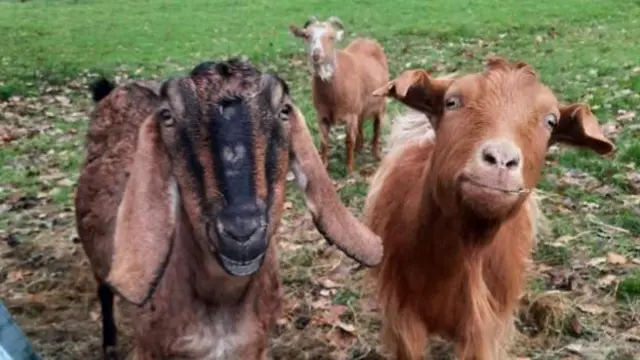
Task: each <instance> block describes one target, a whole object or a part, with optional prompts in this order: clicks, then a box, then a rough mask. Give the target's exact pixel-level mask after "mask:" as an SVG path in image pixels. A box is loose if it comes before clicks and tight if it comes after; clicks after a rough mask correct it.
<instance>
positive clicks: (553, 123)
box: [544, 114, 558, 129]
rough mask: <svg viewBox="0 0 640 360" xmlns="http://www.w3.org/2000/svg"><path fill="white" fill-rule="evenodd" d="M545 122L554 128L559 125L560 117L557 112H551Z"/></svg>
mask: <svg viewBox="0 0 640 360" xmlns="http://www.w3.org/2000/svg"><path fill="white" fill-rule="evenodd" d="M544 123H545V124H546V125H547V126H549V127H550V128H552V129H553V128H555V127H556V126H557V125H558V117H557V116H556V115H555V114H549V115H547V116H545V117H544Z"/></svg>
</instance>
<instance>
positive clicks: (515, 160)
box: [507, 158, 520, 170]
mask: <svg viewBox="0 0 640 360" xmlns="http://www.w3.org/2000/svg"><path fill="white" fill-rule="evenodd" d="M518 165H520V158H513V159H511V160H509V161H507V169H509V170H511V169H514V168H517V167H518Z"/></svg>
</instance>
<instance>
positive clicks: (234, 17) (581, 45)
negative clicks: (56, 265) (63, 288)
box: [0, 0, 640, 359]
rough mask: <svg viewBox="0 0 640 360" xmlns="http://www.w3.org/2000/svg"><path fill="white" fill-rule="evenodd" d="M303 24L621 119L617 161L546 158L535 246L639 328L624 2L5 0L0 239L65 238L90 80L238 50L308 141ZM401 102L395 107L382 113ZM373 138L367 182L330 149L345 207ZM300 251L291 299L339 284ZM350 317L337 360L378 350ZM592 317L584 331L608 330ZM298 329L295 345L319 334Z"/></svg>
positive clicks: (188, 64)
mask: <svg viewBox="0 0 640 360" xmlns="http://www.w3.org/2000/svg"><path fill="white" fill-rule="evenodd" d="M310 15H316V16H318V17H320V18H323V17H327V16H329V15H337V16H339V17H340V18H341V19H342V21H343V22H344V24H345V26H346V41H344V42H343V43H342V44H341V46H344V45H346V43H347V42H348V41H349V40H351V39H353V38H354V37H355V36H371V37H375V38H376V39H377V40H378V41H380V42H381V43H382V44H383V45H384V47H385V51H386V53H387V56H388V58H389V64H390V68H391V75H392V76H395V75H397V74H398V73H399V72H401V71H402V70H404V69H406V68H415V67H424V68H435V69H437V72H439V73H445V72H450V71H461V72H464V71H476V70H479V69H480V68H481V66H482V61H483V60H484V58H485V57H486V56H487V55H489V54H499V55H503V56H506V57H509V58H511V59H514V60H516V59H520V60H526V61H527V62H529V63H531V64H532V65H533V66H534V67H535V68H536V70H538V71H539V73H540V75H541V78H542V80H543V81H545V82H546V83H547V84H548V85H549V86H550V87H551V88H552V89H553V90H554V91H556V93H557V95H558V97H559V98H561V99H563V100H566V101H584V102H588V103H589V104H591V105H592V107H593V109H594V112H595V114H596V115H597V116H598V118H599V119H600V122H601V123H602V124H605V123H608V124H609V125H611V124H612V123H615V124H616V126H617V129H618V130H617V133H616V134H615V135H614V141H615V143H616V146H617V151H616V153H615V154H614V155H613V156H611V157H607V158H603V157H600V156H597V155H595V154H593V153H591V152H588V151H584V150H576V149H569V148H562V149H561V151H559V152H554V153H551V154H549V155H548V164H549V166H547V168H546V169H545V171H544V176H543V179H542V180H541V181H540V183H539V189H541V190H542V191H543V194H544V195H545V199H544V201H543V210H544V212H545V214H546V215H547V217H548V218H549V219H550V220H551V233H550V235H549V236H545V237H544V238H543V239H542V240H541V243H540V244H539V246H538V248H537V250H536V253H535V254H534V259H535V260H536V263H537V265H539V266H547V267H551V268H553V269H555V270H558V271H560V270H563V271H565V270H566V271H568V270H569V269H581V266H582V267H586V268H589V271H587V272H585V274H582V273H580V270H576V271H578V273H579V274H578V275H579V276H581V275H580V274H582V276H584V279H583V281H584V282H585V284H586V285H585V286H587V287H589V289H590V290H589V291H585V292H579V293H572V292H568V293H567V297H571V298H575V299H574V301H576V302H577V303H580V302H588V303H591V302H595V303H598V304H600V306H602V307H605V308H606V309H608V310H611V313H615V314H616V315H615V316H616V317H615V321H613V320H611V319H608V320H611V321H613V323H614V324H617V325H611V324H612V323H611V322H609V323H607V324H608V325H607V326H608V327H611V326H614V327H616V329H617V331H619V334H623V333H625V332H626V331H627V330H628V329H630V328H632V327H633V326H637V321H638V320H637V315H633V314H636V313H638V311H640V309H639V308H638V300H637V298H638V280H637V279H638V273H637V270H636V271H635V272H633V269H634V268H636V269H637V265H634V264H636V263H634V262H633V261H632V259H640V200H639V197H638V194H640V180H633V179H640V177H639V176H636V177H634V174H636V175H637V173H638V171H639V168H640V141H639V140H638V139H640V121H639V119H638V117H631V118H627V119H624V117H623V118H622V119H619V120H616V117H617V116H618V115H620V114H621V113H622V112H623V111H625V112H629V111H634V112H637V113H639V114H640V42H639V41H638V39H640V20H638V19H640V3H639V2H638V1H631V0H609V1H602V0H566V1H551V0H517V1H516V0H503V1H498V0H459V1H446V0H432V1H410V0H404V1H395V2H386V3H385V2H381V1H374V0H353V1H350V2H345V1H338V0H323V1H316V0H312V1H304V2H300V1H293V0H280V1H266V0H254V1H221V0H215V1H203V0H190V1H178V0H165V1H160V0H145V1H124V0H92V1H89V0H75V1H62V0H60V1H44V0H28V1H26V2H24V3H23V2H20V1H0V33H1V34H2V45H0V138H1V135H2V131H3V126H6V127H8V128H9V129H10V130H11V131H12V132H14V133H16V134H18V136H16V140H14V141H12V142H10V143H8V144H0V239H1V238H2V237H6V236H8V235H9V234H11V235H12V236H17V237H18V238H19V240H20V241H22V242H29V240H32V239H35V238H37V239H42V238H48V237H51V236H59V235H58V233H64V234H67V232H69V231H73V230H72V228H73V225H72V224H73V221H72V209H73V208H72V198H73V188H74V187H73V185H74V183H75V181H76V179H77V176H78V167H79V164H80V163H81V161H82V158H83V151H84V150H83V149H84V147H83V143H84V138H83V135H84V132H85V130H86V121H87V117H88V112H89V111H90V109H91V103H90V101H89V99H88V92H87V90H86V83H87V81H88V79H89V78H92V77H93V76H95V75H96V74H97V73H103V74H106V75H109V76H116V75H118V76H123V75H127V76H129V77H133V78H140V77H155V78H163V77H168V76H172V75H179V74H184V73H185V72H186V71H188V70H189V69H190V68H192V67H193V66H195V65H196V64H197V63H199V62H200V61H203V60H210V59H219V58H223V57H228V56H240V55H244V56H247V57H248V58H249V59H251V60H252V61H253V62H254V63H255V64H256V65H257V66H259V67H260V68H261V69H263V70H272V71H277V72H278V73H279V74H281V76H282V77H283V78H285V79H286V80H287V81H288V82H289V84H290V86H291V88H292V89H293V96H294V99H295V100H296V102H297V103H298V104H299V105H300V107H301V108H302V110H303V112H304V114H305V116H306V118H307V121H308V123H309V124H310V128H311V130H312V132H313V134H314V136H315V137H316V139H315V140H316V142H317V141H318V139H317V130H316V126H315V120H314V119H315V112H314V110H313V107H312V105H311V90H310V87H309V81H308V73H307V70H306V68H305V65H304V61H303V60H304V56H305V54H304V50H303V47H302V44H301V42H300V41H299V40H298V39H295V38H293V37H292V36H291V35H290V34H289V33H288V29H287V26H288V25H289V24H291V23H295V24H298V25H301V24H302V23H303V22H304V21H305V20H306V19H307V18H308V17H309V16H310ZM400 109H401V107H400V106H399V105H398V104H396V103H392V105H391V106H390V109H389V111H388V117H392V116H393V114H394V113H395V111H397V110H400ZM386 126H388V122H387V125H386ZM335 131H336V132H337V133H341V132H342V131H343V130H342V129H339V128H338V129H336V130H335ZM25 133H28V135H24V134H25ZM370 136H371V129H370V123H368V124H367V127H366V131H365V152H364V153H363V154H361V155H358V156H357V157H356V163H357V166H358V169H359V170H361V171H362V174H360V175H364V176H353V177H347V176H346V174H345V169H344V158H345V154H344V145H343V144H342V141H340V142H338V141H335V140H333V141H332V142H331V155H330V156H331V158H330V164H329V171H330V174H331V176H332V178H333V179H335V180H336V181H337V183H338V192H339V194H340V197H341V199H342V200H343V201H344V202H345V204H347V205H348V206H349V207H350V208H351V209H353V210H354V211H355V212H360V211H361V209H362V206H363V204H364V197H365V195H366V193H367V190H368V185H367V182H366V175H368V174H370V173H371V172H372V171H373V170H375V167H376V165H377V164H376V163H375V162H373V161H372V159H371V156H370V153H369V139H370ZM287 194H288V201H289V202H290V203H291V210H290V211H288V212H287V214H286V216H285V218H287V219H288V220H290V221H292V222H293V223H294V224H298V223H297V222H296V221H297V220H296V219H299V215H300V213H301V212H302V209H303V208H304V201H303V199H302V197H301V196H300V194H299V193H298V192H297V191H295V190H293V189H289V190H288V191H287ZM307 225H308V224H307ZM307 225H304V226H307ZM291 226H293V225H291ZM301 226H302V225H301ZM294 228H295V227H294ZM314 234H315V233H314ZM305 236H306V235H305ZM313 236H317V234H315V235H313ZM574 237H575V238H574ZM314 239H315V238H314ZM561 239H564V240H563V241H560V240H561ZM567 239H570V240H567ZM289 240H291V242H292V243H302V242H303V241H307V240H310V238H308V237H304V236H303V238H302V239H293V240H292V239H287V238H285V239H284V240H283V241H284V244H289V242H288V241H289ZM283 246H285V245H283ZM309 246H310V245H308V244H307V243H304V244H303V246H302V247H301V248H299V247H294V248H292V250H284V251H283V252H282V256H281V263H282V264H283V265H282V270H283V274H284V282H285V285H286V286H287V291H289V293H288V298H289V299H290V301H291V302H293V303H296V302H298V303H304V304H306V305H308V303H309V302H310V301H311V300H310V299H311V298H313V301H317V299H316V297H317V296H319V295H318V293H319V292H320V290H319V289H318V285H317V284H316V282H315V281H314V279H317V278H318V277H320V276H333V275H331V274H332V273H330V272H329V271H330V270H331V269H333V268H334V264H333V263H332V262H331V261H330V258H326V259H325V257H327V255H326V253H325V252H323V251H320V250H318V249H316V248H313V247H309ZM608 252H614V253H617V254H620V255H621V256H624V257H625V258H626V259H628V260H629V261H628V263H627V264H626V265H625V266H624V267H619V266H617V265H615V264H607V263H606V262H605V263H604V264H600V263H599V264H600V265H597V266H595V269H594V266H592V265H585V263H589V261H590V259H597V258H601V257H605V256H606V254H607V253H608ZM19 263H20V264H22V263H23V262H19ZM578 265H579V266H578ZM0 270H1V269H0ZM331 271H333V270H331ZM605 273H615V274H616V276H617V277H618V278H619V280H620V283H619V286H618V287H617V289H618V290H617V294H618V300H616V301H614V302H613V303H611V302H604V301H605V300H606V299H608V296H609V295H610V293H611V291H612V290H611V289H610V288H608V287H602V286H600V285H598V281H599V280H598V279H599V278H600V277H602V276H605V275H604V274H605ZM594 274H595V275H594ZM0 275H2V271H0ZM545 276H546V275H544V274H543V273H534V276H533V278H532V279H531V282H530V284H529V290H530V291H531V292H533V293H544V292H545V291H548V290H550V289H549V285H548V283H547V281H546V278H545ZM0 278H1V277H0ZM345 281H346V280H345ZM358 283H359V282H358V281H357V280H355V281H353V283H349V282H348V281H347V286H345V287H344V288H342V289H340V290H339V291H337V292H332V293H330V294H329V295H327V296H329V297H330V298H331V299H332V301H333V303H334V304H341V305H349V306H351V305H353V303H354V302H355V301H357V300H360V299H364V298H366V297H365V296H364V295H363V294H361V291H362V289H360V287H359V286H357V285H354V284H358ZM349 285H353V286H349ZM327 291H328V290H327ZM320 293H321V292H320ZM584 293H589V294H592V296H591V297H585V296H584V295H581V294H584ZM292 294H295V296H293V295H292ZM320 296H324V295H320ZM292 306H293V305H292ZM294 307H295V306H294ZM81 308H82V310H79V311H85V310H84V309H85V308H84V305H82V307H81ZM314 311H320V310H314ZM80 315H81V316H79V318H80V319H83V318H85V317H86V314H84V313H81V314H80ZM292 316H293V315H292ZM612 316H613V315H612ZM634 316H636V317H634ZM353 318H354V319H353V321H355V322H359V325H360V327H362V329H361V330H358V332H359V333H358V336H357V338H358V340H357V341H356V342H355V344H356V345H353V343H350V344H351V345H344V343H340V344H341V345H335V344H334V345H335V346H334V345H332V346H334V348H332V349H333V350H331V351H334V350H335V351H340V349H341V347H343V348H344V353H351V354H356V353H359V354H362V353H366V352H367V349H368V346H373V345H372V344H377V338H376V336H377V331H378V330H377V327H378V319H377V317H376V316H371V317H367V315H366V314H360V311H355V312H354V313H353ZM22 320H25V319H22ZM305 321H308V319H306V320H305ZM593 321H596V320H593ZM598 321H599V320H598ZM597 324H598V323H597V321H596V326H595V330H594V331H595V332H596V333H597V334H600V335H602V334H604V333H605V331H604V330H599V328H598V326H597ZM34 331H36V330H34ZM91 331H95V330H91ZM296 331H297V330H296ZM305 331H309V330H308V329H307V330H305ZM323 331H325V332H328V330H326V329H324V330H323ZM607 331H608V330H607ZM78 333H79V334H82V335H84V333H83V332H82V331H79V332H78ZM550 333H552V331H551V332H550ZM37 334H39V333H37V331H36V335H34V336H36V337H37V336H39V335H37ZM288 334H291V333H288V332H285V333H284V335H281V337H280V338H281V339H283V340H282V341H283V342H284V345H279V346H281V347H280V348H279V349H280V350H281V351H285V350H282V349H286V348H287V346H289V347H291V348H292V349H293V348H296V347H297V346H301V345H299V343H297V342H296V341H302V340H299V339H298V340H292V339H293V337H291V338H290V337H287V336H293V335H288ZM305 334H306V335H300V336H302V337H303V338H304V337H305V336H306V337H309V338H316V335H313V334H310V333H305ZM65 336H66V335H65ZM69 336H71V335H69ZM296 336H297V335H296ZM563 336H564V335H563ZM603 336H604V335H603ZM620 338H621V339H622V337H620ZM46 339H50V336H49V335H46V334H45V335H43V336H42V338H36V340H35V341H36V343H37V344H39V346H40V349H47V346H48V345H47V344H50V343H51V342H50V341H47V340H46ZM316 340H317V339H316ZM287 341H289V342H291V343H290V344H288V345H287V344H286V342H287ZM536 341H538V340H535V341H534V340H531V342H529V343H527V344H525V345H524V346H523V347H521V348H518V349H516V350H517V351H518V353H519V354H520V355H522V356H530V357H532V358H536V359H556V358H558V357H557V352H559V351H561V350H560V349H561V348H562V346H564V345H567V344H568V343H569V342H571V341H574V339H570V338H569V337H567V336H564V337H562V338H560V339H555V340H553V341H556V342H553V341H552V340H551V339H546V340H545V341H547V342H544V343H542V344H541V343H538V342H536ZM603 341H604V340H603ZM605 345H606V344H605ZM51 346H53V345H51ZM308 346H312V345H308ZM314 346H315V345H314ZM322 346H324V345H322ZM322 346H321V345H317V347H318V349H321V350H318V351H319V352H320V353H321V354H323V355H324V356H326V353H327V352H328V351H329V350H326V349H324V348H322ZM621 346H622V345H621ZM347 348H349V349H348V350H347ZM322 349H324V350H322ZM336 349H337V350H336ZM42 351H45V350H42ZM56 351H62V350H60V349H59V348H58V350H56ZM64 351H67V350H64ZM625 351H626V350H624V349H614V350H611V351H610V352H608V353H607V354H608V355H607V358H611V359H613V358H617V359H623V358H625V357H624V356H626V355H624V354H626V352H625ZM638 351H640V349H638ZM45 352H46V351H45ZM52 353H55V351H53V352H52ZM61 354H66V356H67V357H65V358H75V357H74V355H77V356H79V357H80V356H81V354H85V355H86V353H77V354H75V353H74V355H70V353H61ZM78 354H80V355H78ZM60 356H63V355H60ZM554 356H555V357H554ZM604 357H605V356H604V355H603V356H602V358H604ZM285 358H288V357H286V356H285ZM319 358H320V357H319ZM352 358H353V359H355V358H356V357H355V355H353V357H352Z"/></svg>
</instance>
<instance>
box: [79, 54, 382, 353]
mask: <svg viewBox="0 0 640 360" xmlns="http://www.w3.org/2000/svg"><path fill="white" fill-rule="evenodd" d="M93 95H94V99H95V100H96V101H99V102H98V104H97V106H96V109H95V111H94V113H93V114H92V116H91V123H90V125H89V130H88V133H87V157H86V160H85V163H84V165H83V168H82V173H81V176H80V179H79V181H78V188H77V193H76V199H75V206H76V220H77V227H78V233H79V236H80V239H81V242H82V245H83V247H84V250H85V252H86V253H87V255H88V257H89V260H90V263H91V265H92V268H93V271H94V275H95V278H96V280H97V283H98V295H99V299H100V304H101V308H102V325H103V350H104V356H105V358H108V359H116V358H118V357H117V355H116V351H115V348H116V326H115V322H114V318H113V300H114V293H115V294H117V295H119V296H120V297H121V298H123V299H124V300H125V301H123V312H124V314H125V316H127V317H128V318H130V319H132V323H133V326H134V333H135V345H134V346H135V347H134V349H133V356H134V358H135V359H136V360H150V359H178V358H179V359H208V360H214V359H253V360H258V359H260V360H263V359H267V358H268V357H267V348H268V344H267V343H268V331H269V328H270V326H271V325H273V324H274V322H275V320H276V318H277V316H278V311H279V309H280V307H281V280H280V275H279V270H278V260H277V254H276V244H275V243H274V241H272V237H273V235H274V234H275V232H276V230H277V229H278V225H279V223H280V219H281V216H282V211H283V203H284V196H285V181H286V174H287V169H291V170H292V172H293V173H294V175H295V177H296V181H297V182H296V183H297V185H298V186H299V187H300V189H301V190H302V191H303V192H304V195H305V199H306V202H307V206H308V208H309V210H310V211H311V213H312V217H313V220H314V223H315V224H316V226H317V228H318V230H319V231H320V233H322V235H323V236H324V237H325V238H326V239H327V240H328V241H329V242H330V243H334V244H336V245H337V246H338V247H339V248H340V249H342V250H343V251H344V252H345V253H347V254H348V255H350V256H352V257H354V258H355V259H356V260H358V261H360V262H361V263H364V264H365V265H368V266H371V265H375V264H377V263H378V262H379V261H380V258H381V256H382V247H381V243H380V239H379V238H378V237H377V236H375V235H374V234H373V233H371V232H370V231H369V230H368V229H367V228H366V227H365V226H364V225H363V224H361V223H360V222H358V221H357V220H356V218H355V217H354V216H353V215H352V214H351V213H350V212H349V211H348V210H347V209H346V208H345V207H344V206H343V205H342V203H341V202H340V200H339V198H338V197H337V194H336V192H335V190H334V188H333V186H332V183H331V181H330V179H329V176H328V174H327V173H326V170H325V169H324V167H323V165H322V162H321V160H320V156H319V155H318V152H317V151H316V149H315V147H314V145H313V142H312V138H311V135H310V133H309V131H308V129H307V127H306V125H305V120H304V118H303V117H302V114H301V113H300V111H299V109H298V108H297V107H296V106H295V104H294V103H293V100H292V98H291V96H290V94H289V90H288V86H287V84H286V83H285V82H284V81H283V80H281V79H280V78H279V77H278V76H277V75H271V74H261V73H260V72H259V71H258V70H256V69H255V68H254V67H253V66H252V65H251V64H250V63H248V62H243V61H239V60H236V59H230V60H228V61H224V62H218V63H215V62H205V63H202V64H200V65H198V66H197V67H196V68H194V69H193V70H192V71H191V73H190V74H189V75H187V76H184V77H179V78H172V79H169V80H167V81H164V82H162V83H159V82H156V83H154V82H133V83H131V84H127V85H124V86H121V87H118V88H115V87H114V86H113V85H112V84H111V83H110V82H108V81H106V80H104V79H103V80H102V81H100V82H98V83H97V86H95V87H94V89H93Z"/></svg>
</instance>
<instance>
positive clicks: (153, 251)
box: [107, 116, 179, 306]
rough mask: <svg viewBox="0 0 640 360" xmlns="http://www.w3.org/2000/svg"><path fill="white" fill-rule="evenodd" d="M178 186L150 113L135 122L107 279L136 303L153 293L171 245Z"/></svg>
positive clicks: (142, 303) (118, 291)
mask: <svg viewBox="0 0 640 360" xmlns="http://www.w3.org/2000/svg"><path fill="white" fill-rule="evenodd" d="M178 203H179V195H178V187H177V184H176V182H175V180H174V179H173V178H172V176H171V165H170V162H169V158H168V156H167V153H166V151H165V149H164V143H163V142H162V138H161V134H160V132H159V129H158V124H157V123H156V121H155V119H154V117H153V116H149V117H148V118H147V119H146V120H145V121H144V122H143V123H142V125H141V126H140V130H139V132H138V143H137V148H136V152H135V155H134V158H133V162H132V164H131V168H130V176H129V179H128V180H127V185H126V187H125V190H124V195H123V198H122V201H121V203H120V206H119V208H118V214H117V217H116V228H115V236H114V250H113V258H112V262H111V269H110V272H109V275H108V277H107V283H108V284H109V285H110V286H111V287H112V288H113V289H114V290H115V291H116V292H117V293H119V294H120V295H121V296H122V297H124V298H125V299H126V300H127V301H130V302H132V303H134V304H137V305H139V306H142V305H144V303H145V302H146V301H147V300H148V299H149V298H150V297H151V296H152V295H153V290H154V288H155V286H156V285H157V283H158V281H159V280H160V278H161V277H162V274H163V272H164V268H165V266H166V263H167V261H168V260H169V256H170V254H171V249H172V245H173V232H174V229H175V223H176V216H177V207H178Z"/></svg>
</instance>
